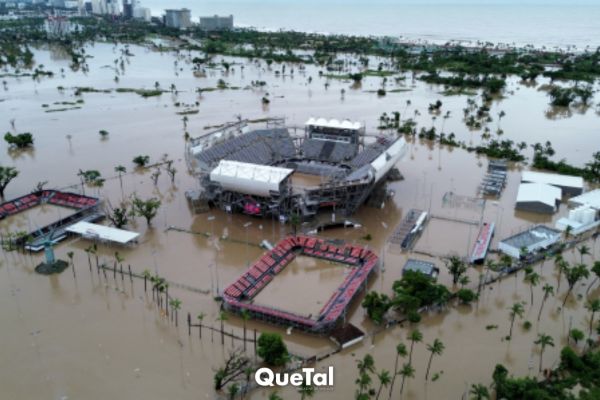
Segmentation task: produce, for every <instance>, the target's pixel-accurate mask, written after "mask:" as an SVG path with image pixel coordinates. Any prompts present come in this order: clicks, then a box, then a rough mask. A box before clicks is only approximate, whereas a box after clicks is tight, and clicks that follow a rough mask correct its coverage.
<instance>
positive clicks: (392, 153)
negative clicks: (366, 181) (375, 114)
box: [371, 137, 406, 182]
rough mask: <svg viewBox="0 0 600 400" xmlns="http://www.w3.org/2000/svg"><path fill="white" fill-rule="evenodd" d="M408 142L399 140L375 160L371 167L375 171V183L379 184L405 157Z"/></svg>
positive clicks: (402, 139)
mask: <svg viewBox="0 0 600 400" xmlns="http://www.w3.org/2000/svg"><path fill="white" fill-rule="evenodd" d="M405 150H406V140H404V138H403V137H401V138H399V139H397V140H396V141H395V142H394V143H393V144H392V145H391V146H390V147H388V148H387V149H386V150H385V151H384V152H383V153H382V154H381V155H379V157H377V158H376V159H374V160H373V162H372V163H371V166H372V167H373V168H374V169H375V182H378V181H379V180H380V179H381V178H382V177H383V176H384V175H385V174H387V172H388V171H389V170H390V169H392V168H393V167H394V165H396V163H397V162H398V161H399V160H400V159H401V158H402V156H404V152H405Z"/></svg>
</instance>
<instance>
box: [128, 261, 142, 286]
mask: <svg viewBox="0 0 600 400" xmlns="http://www.w3.org/2000/svg"><path fill="white" fill-rule="evenodd" d="M127 268H129V280H130V281H131V282H133V275H132V274H131V264H128V265H127ZM145 280H146V276H144V281H145ZM144 290H145V289H144Z"/></svg>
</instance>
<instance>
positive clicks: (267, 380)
mask: <svg viewBox="0 0 600 400" xmlns="http://www.w3.org/2000/svg"><path fill="white" fill-rule="evenodd" d="M254 380H255V381H256V383H257V384H258V385H259V386H263V387H267V386H271V387H272V386H288V385H292V386H302V385H303V384H304V385H306V386H314V387H332V386H333V367H328V369H327V372H315V369H314V368H302V372H294V373H291V374H290V373H288V372H273V370H271V369H270V368H259V369H258V370H256V373H255V374H254Z"/></svg>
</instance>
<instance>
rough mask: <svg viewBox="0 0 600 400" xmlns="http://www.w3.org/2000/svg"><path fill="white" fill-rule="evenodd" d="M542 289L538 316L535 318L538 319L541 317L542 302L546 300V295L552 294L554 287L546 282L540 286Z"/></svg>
mask: <svg viewBox="0 0 600 400" xmlns="http://www.w3.org/2000/svg"><path fill="white" fill-rule="evenodd" d="M542 290H543V291H544V297H543V298H542V304H540V311H539V312H538V318H537V320H538V321H539V320H540V318H541V317H542V309H543V308H544V304H545V303H546V300H548V297H550V295H552V296H554V287H553V286H552V285H549V284H547V283H546V284H545V285H544V286H543V287H542Z"/></svg>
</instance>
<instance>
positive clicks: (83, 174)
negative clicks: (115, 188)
mask: <svg viewBox="0 0 600 400" xmlns="http://www.w3.org/2000/svg"><path fill="white" fill-rule="evenodd" d="M77 176H79V178H80V179H81V182H82V185H83V184H84V183H85V184H86V185H88V186H92V187H102V186H103V185H104V181H105V180H106V179H104V178H102V174H100V172H99V171H96V170H95V169H90V170H87V171H82V170H79V172H78V173H77Z"/></svg>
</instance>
